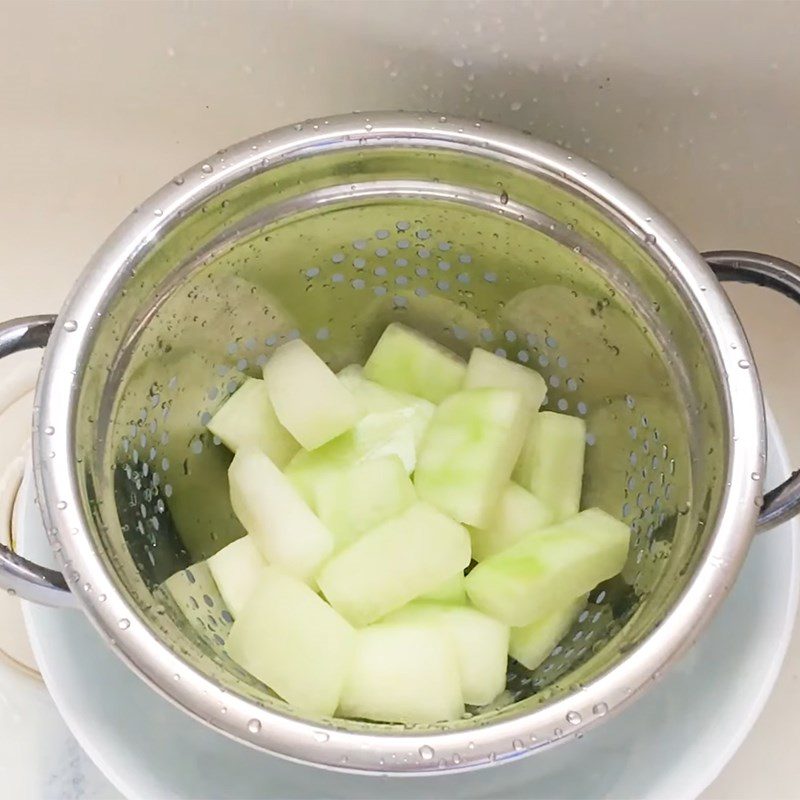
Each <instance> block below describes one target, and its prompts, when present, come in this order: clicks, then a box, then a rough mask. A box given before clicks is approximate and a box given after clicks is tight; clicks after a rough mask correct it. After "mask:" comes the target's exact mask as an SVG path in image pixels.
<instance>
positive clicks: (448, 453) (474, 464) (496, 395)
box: [414, 389, 529, 527]
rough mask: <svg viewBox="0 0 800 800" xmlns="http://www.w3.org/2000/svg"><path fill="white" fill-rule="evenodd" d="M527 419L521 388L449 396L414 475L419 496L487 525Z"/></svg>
mask: <svg viewBox="0 0 800 800" xmlns="http://www.w3.org/2000/svg"><path fill="white" fill-rule="evenodd" d="M528 420H529V415H528V413H527V410H526V408H525V405H524V403H523V400H522V395H521V394H520V393H519V392H516V391H511V390H508V389H468V390H465V391H461V392H458V393H456V394H454V395H452V396H451V397H448V398H447V399H446V400H444V401H443V402H442V403H441V405H440V406H439V407H438V408H437V409H436V412H435V413H434V415H433V419H432V420H431V423H430V425H429V427H428V431H427V433H426V434H425V437H424V439H423V440H422V444H421V446H420V450H419V455H418V457H417V469H416V472H415V474H414V485H415V486H416V489H417V493H418V494H419V496H420V498H422V499H423V500H427V501H428V502H429V503H431V504H433V505H434V506H436V507H437V508H439V509H440V510H441V511H443V512H444V513H446V514H448V515H450V516H451V517H453V519H456V520H458V521H459V522H464V523H466V524H469V525H475V526H477V527H485V526H486V525H488V524H489V522H490V521H491V517H492V514H493V513H494V510H495V507H496V505H497V502H498V499H499V497H500V492H501V490H502V489H503V487H505V485H506V484H507V483H508V481H509V478H510V477H511V471H512V469H513V467H514V464H515V462H516V460H517V457H518V456H519V452H520V448H521V447H522V442H523V439H524V436H525V431H526V430H527V425H528Z"/></svg>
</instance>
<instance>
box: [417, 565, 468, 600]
mask: <svg viewBox="0 0 800 800" xmlns="http://www.w3.org/2000/svg"><path fill="white" fill-rule="evenodd" d="M464 581H465V578H464V573H463V572H457V573H456V574H455V575H453V577H452V578H448V579H447V580H446V581H445V582H444V583H442V584H440V585H439V586H437V587H436V588H435V589H434V590H433V591H432V592H426V593H425V594H422V595H420V596H419V599H420V600H428V601H430V602H432V603H450V604H453V605H464V604H465V603H466V602H467V589H466V584H465V583H464Z"/></svg>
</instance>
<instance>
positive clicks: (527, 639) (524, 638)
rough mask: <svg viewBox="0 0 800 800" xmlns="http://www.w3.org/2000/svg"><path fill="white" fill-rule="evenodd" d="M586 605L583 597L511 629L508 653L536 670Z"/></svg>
mask: <svg viewBox="0 0 800 800" xmlns="http://www.w3.org/2000/svg"><path fill="white" fill-rule="evenodd" d="M585 606H586V596H585V595H582V596H581V597H579V598H578V599H577V600H574V601H573V602H571V603H569V604H567V605H566V606H564V607H563V608H558V609H556V610H555V611H551V612H550V613H548V614H545V615H544V616H542V617H539V618H538V619H535V620H534V621H533V622H531V623H529V624H528V625H525V626H524V627H521V628H512V629H511V640H510V642H509V646H508V653H509V655H510V656H511V657H512V658H515V659H516V660H517V661H519V663H520V664H522V665H523V666H524V667H527V668H528V669H531V670H533V669H536V667H538V666H539V664H541V663H542V662H543V661H544V660H545V659H546V658H547V657H548V656H549V655H550V653H551V652H552V650H553V648H554V647H555V646H556V645H557V644H558V643H559V642H560V641H561V640H562V639H563V638H564V637H565V636H566V635H567V632H568V631H569V629H570V628H571V627H572V625H573V624H574V622H575V620H576V619H577V618H578V615H579V614H580V613H581V611H582V610H583V608H584V607H585Z"/></svg>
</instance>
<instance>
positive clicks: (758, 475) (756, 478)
mask: <svg viewBox="0 0 800 800" xmlns="http://www.w3.org/2000/svg"><path fill="white" fill-rule="evenodd" d="M750 477H751V478H752V479H753V480H754V481H760V480H761V473H760V472H751V473H750Z"/></svg>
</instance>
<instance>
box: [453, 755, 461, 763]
mask: <svg viewBox="0 0 800 800" xmlns="http://www.w3.org/2000/svg"><path fill="white" fill-rule="evenodd" d="M461 761H462V759H461V756H460V755H459V754H458V753H454V754H453V763H454V764H460V763H461Z"/></svg>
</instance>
